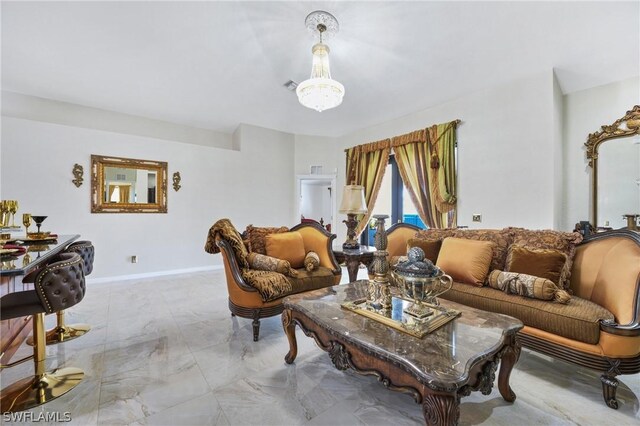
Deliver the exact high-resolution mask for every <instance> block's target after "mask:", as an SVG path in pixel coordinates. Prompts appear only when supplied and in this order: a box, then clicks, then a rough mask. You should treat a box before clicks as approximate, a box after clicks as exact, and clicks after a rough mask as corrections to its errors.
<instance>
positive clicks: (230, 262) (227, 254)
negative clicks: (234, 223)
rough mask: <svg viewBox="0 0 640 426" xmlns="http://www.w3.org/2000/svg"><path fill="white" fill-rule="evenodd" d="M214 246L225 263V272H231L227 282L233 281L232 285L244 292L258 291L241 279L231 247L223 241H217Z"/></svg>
mask: <svg viewBox="0 0 640 426" xmlns="http://www.w3.org/2000/svg"><path fill="white" fill-rule="evenodd" d="M216 245H217V246H218V247H220V251H222V261H223V262H225V263H227V266H228V268H227V270H230V271H231V275H232V276H231V277H227V280H229V279H230V278H231V279H233V281H234V283H235V284H236V285H237V286H238V287H240V288H241V289H242V290H244V291H252V292H255V291H258V290H256V289H255V288H253V287H251V286H250V285H249V284H247V283H246V281H245V280H244V279H243V278H242V273H241V272H240V266H239V265H238V261H237V260H236V255H235V254H234V252H233V249H232V248H231V245H230V244H229V243H228V242H226V241H225V240H222V239H219V240H217V241H216Z"/></svg>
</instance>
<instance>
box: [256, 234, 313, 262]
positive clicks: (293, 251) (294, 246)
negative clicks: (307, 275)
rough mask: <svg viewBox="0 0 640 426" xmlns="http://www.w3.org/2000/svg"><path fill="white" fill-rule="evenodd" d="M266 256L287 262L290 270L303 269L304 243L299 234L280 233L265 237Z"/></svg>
mask: <svg viewBox="0 0 640 426" xmlns="http://www.w3.org/2000/svg"><path fill="white" fill-rule="evenodd" d="M266 250H267V256H272V257H277V258H278V259H283V260H287V261H289V263H290V264H291V267H292V268H295V269H298V268H303V267H304V256H305V254H306V252H305V251H304V241H303V240H302V235H301V234H300V233H299V232H282V233H280V234H269V235H267V237H266Z"/></svg>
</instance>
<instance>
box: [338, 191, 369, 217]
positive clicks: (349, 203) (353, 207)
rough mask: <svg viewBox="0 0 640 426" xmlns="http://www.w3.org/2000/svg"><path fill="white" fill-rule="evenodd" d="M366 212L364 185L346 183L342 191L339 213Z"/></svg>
mask: <svg viewBox="0 0 640 426" xmlns="http://www.w3.org/2000/svg"><path fill="white" fill-rule="evenodd" d="M366 212H367V203H366V202H365V200H364V186H362V185H346V186H345V187H344V190H343V191H342V203H340V213H346V214H363V213H366Z"/></svg>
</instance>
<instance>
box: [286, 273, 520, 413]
mask: <svg viewBox="0 0 640 426" xmlns="http://www.w3.org/2000/svg"><path fill="white" fill-rule="evenodd" d="M366 290H367V281H356V282H354V283H351V284H347V285H340V286H335V287H330V288H324V289H320V290H315V291H310V292H307V293H301V294H296V295H293V296H289V297H287V298H286V299H285V300H284V312H283V313H282V324H283V326H284V330H285V333H286V335H287V338H288V339H289V353H288V354H287V355H286V357H285V361H286V362H287V364H291V363H293V361H294V360H295V358H296V355H297V352H298V347H297V342H296V335H295V326H296V325H298V326H299V327H300V328H301V329H302V331H303V332H304V333H305V334H306V335H307V336H309V337H313V338H314V339H315V341H316V343H317V344H318V346H320V348H321V349H323V350H325V351H327V352H329V356H330V357H331V361H332V362H333V364H334V365H335V366H336V368H338V369H339V370H346V369H348V368H351V369H353V370H354V371H355V372H357V373H360V374H364V375H372V376H376V377H377V378H378V380H379V381H380V382H382V384H383V385H385V386H386V387H387V388H389V389H391V390H395V391H400V392H404V393H407V394H410V395H411V396H412V397H413V399H414V400H415V401H416V402H417V403H418V404H422V412H423V414H424V418H425V421H426V423H427V424H429V425H454V424H457V423H458V419H459V417H460V398H461V397H463V396H467V395H469V394H470V393H471V392H472V391H480V392H482V393H483V394H484V395H488V394H490V393H491V389H492V387H493V382H494V380H495V372H496V369H497V366H498V363H500V373H499V376H498V389H499V390H500V394H501V395H502V397H503V398H504V399H505V400H506V401H509V402H513V401H515V399H516V395H515V393H514V392H513V391H512V390H511V387H510V386H509V376H510V375H511V370H512V369H513V366H514V365H515V363H516V362H517V361H518V357H519V356H520V346H519V344H518V343H517V341H516V333H517V332H518V330H520V329H521V328H522V322H520V321H519V320H517V319H515V318H512V317H509V316H506V315H501V314H494V313H491V312H485V311H481V310H479V309H474V308H470V307H467V306H464V305H460V304H458V303H454V302H450V301H447V300H441V304H442V306H444V307H447V308H453V309H456V310H458V311H461V312H462V315H461V316H460V317H458V318H456V319H455V320H454V321H452V322H449V323H448V324H446V325H444V326H443V327H441V328H439V329H437V330H436V331H434V332H432V333H431V334H429V335H427V336H425V337H423V338H422V339H418V338H415V337H413V336H410V335H408V334H405V333H403V332H401V331H397V330H394V329H393V328H390V327H388V326H386V325H384V324H381V323H379V322H376V321H374V320H373V319H369V318H366V317H363V316H361V315H358V314H356V313H354V312H351V311H349V310H346V309H343V308H341V306H340V304H341V303H344V302H350V301H356V300H361V299H362V298H364V297H366Z"/></svg>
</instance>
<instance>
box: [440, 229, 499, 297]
mask: <svg viewBox="0 0 640 426" xmlns="http://www.w3.org/2000/svg"><path fill="white" fill-rule="evenodd" d="M494 247H495V243H493V242H491V241H476V240H467V239H463V238H452V237H447V238H445V239H444V240H443V241H442V247H441V248H440V253H439V254H438V261H437V262H436V266H437V267H438V268H440V269H442V270H443V271H444V273H445V274H447V275H450V276H451V278H453V280H454V281H457V282H460V283H466V284H472V285H477V286H479V287H482V286H483V285H484V280H485V279H486V278H487V273H488V272H489V265H490V264H491V260H492V258H493V249H494Z"/></svg>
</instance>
